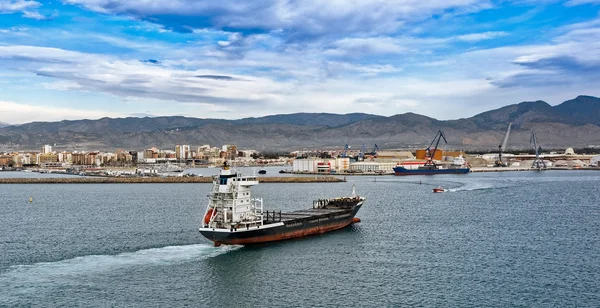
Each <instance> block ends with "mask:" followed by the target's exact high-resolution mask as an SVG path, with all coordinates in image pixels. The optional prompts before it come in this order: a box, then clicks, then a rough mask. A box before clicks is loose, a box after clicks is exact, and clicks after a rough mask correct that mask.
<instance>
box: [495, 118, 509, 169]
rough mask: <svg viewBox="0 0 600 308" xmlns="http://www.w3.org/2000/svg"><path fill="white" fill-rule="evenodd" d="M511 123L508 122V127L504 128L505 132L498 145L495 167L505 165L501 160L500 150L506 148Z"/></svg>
mask: <svg viewBox="0 0 600 308" xmlns="http://www.w3.org/2000/svg"><path fill="white" fill-rule="evenodd" d="M511 126H512V123H508V129H507V130H506V134H505V135H504V141H502V144H501V145H499V146H498V160H496V167H506V166H508V164H507V163H504V162H503V161H502V152H504V151H505V150H506V143H507V142H508V136H509V135H510V127H511Z"/></svg>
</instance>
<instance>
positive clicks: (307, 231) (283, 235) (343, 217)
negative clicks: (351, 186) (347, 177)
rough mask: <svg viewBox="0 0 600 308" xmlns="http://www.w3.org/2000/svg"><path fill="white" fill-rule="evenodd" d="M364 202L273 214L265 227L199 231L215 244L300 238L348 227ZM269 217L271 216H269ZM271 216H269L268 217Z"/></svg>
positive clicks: (204, 229) (251, 242)
mask: <svg viewBox="0 0 600 308" xmlns="http://www.w3.org/2000/svg"><path fill="white" fill-rule="evenodd" d="M362 204H363V201H362V200H361V201H360V202H358V203H356V204H355V205H352V206H351V207H348V208H333V209H332V208H322V209H318V208H313V209H308V210H302V211H294V212H289V213H273V215H272V216H271V217H270V218H267V219H265V221H264V222H263V223H264V224H263V225H262V226H258V227H238V228H232V229H229V230H228V229H211V228H201V229H200V233H201V234H202V235H203V236H204V237H206V238H207V239H209V240H211V241H213V242H214V244H215V246H219V245H222V244H225V245H249V244H258V243H265V242H274V241H280V240H286V239H293V238H301V237H305V236H309V235H313V234H322V233H326V232H330V231H334V230H338V229H342V228H344V227H347V226H348V225H350V224H352V223H354V222H357V221H359V220H358V218H355V215H356V213H357V212H358V210H359V209H360V208H361V206H362ZM267 216H268V215H267ZM268 217H269V216H268Z"/></svg>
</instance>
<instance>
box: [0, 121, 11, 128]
mask: <svg viewBox="0 0 600 308" xmlns="http://www.w3.org/2000/svg"><path fill="white" fill-rule="evenodd" d="M7 126H10V124H8V123H4V122H0V128H3V127H7Z"/></svg>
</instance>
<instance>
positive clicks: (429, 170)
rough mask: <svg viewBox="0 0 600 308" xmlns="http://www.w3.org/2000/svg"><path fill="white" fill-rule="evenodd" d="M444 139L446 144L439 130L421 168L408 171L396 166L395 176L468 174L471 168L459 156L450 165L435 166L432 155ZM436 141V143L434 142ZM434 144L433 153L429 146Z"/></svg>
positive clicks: (428, 148)
mask: <svg viewBox="0 0 600 308" xmlns="http://www.w3.org/2000/svg"><path fill="white" fill-rule="evenodd" d="M442 138H443V139H444V142H446V143H447V141H446V137H445V136H444V133H443V132H442V131H441V130H440V131H438V133H437V134H436V135H435V137H434V138H433V141H431V144H430V145H429V147H427V149H426V151H425V152H426V155H427V156H426V161H425V164H424V165H423V166H418V167H417V168H416V169H409V168H406V167H404V166H396V167H394V168H393V169H394V174H395V175H433V174H464V173H469V171H471V168H469V167H468V166H467V164H466V162H465V159H464V158H463V157H462V156H459V157H457V158H455V159H454V161H453V162H452V164H451V165H449V166H448V165H445V164H437V163H435V162H434V161H433V153H436V152H437V149H438V145H439V144H440V140H441V139H442ZM436 139H437V142H436ZM434 142H436V143H435V148H434V149H433V151H432V150H431V146H432V145H433V143H434Z"/></svg>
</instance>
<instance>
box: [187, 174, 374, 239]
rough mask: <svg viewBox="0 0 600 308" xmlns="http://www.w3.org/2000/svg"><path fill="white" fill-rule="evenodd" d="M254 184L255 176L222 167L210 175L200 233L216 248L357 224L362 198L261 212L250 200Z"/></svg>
mask: <svg viewBox="0 0 600 308" xmlns="http://www.w3.org/2000/svg"><path fill="white" fill-rule="evenodd" d="M256 185H258V179H257V177H255V176H244V175H242V174H240V173H237V172H233V171H232V170H231V169H230V168H229V166H227V164H224V165H223V167H222V168H221V170H220V172H219V174H218V175H215V176H213V187H212V189H211V192H210V194H209V195H208V198H209V201H208V206H207V207H206V210H205V211H204V216H203V219H202V223H201V227H200V228H199V231H200V233H201V234H202V235H203V236H204V237H206V238H207V239H209V240H210V241H212V242H213V243H214V245H215V246H220V245H248V244H258V243H265V242H273V241H279V240H286V239H293V238H300V237H304V236H308V235H313V234H321V233H325V232H329V231H334V230H338V229H341V228H344V227H346V226H348V225H351V224H352V223H355V222H359V221H360V219H358V218H356V217H355V215H356V213H357V212H358V210H360V208H361V207H362V205H363V203H364V201H365V198H364V197H359V196H357V195H356V191H355V188H354V186H353V188H352V194H351V196H349V197H342V198H330V199H320V200H316V201H313V202H312V207H311V208H308V209H305V210H297V211H293V212H287V213H282V212H281V211H265V210H264V207H263V200H262V199H258V198H252V194H251V187H252V186H256Z"/></svg>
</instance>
